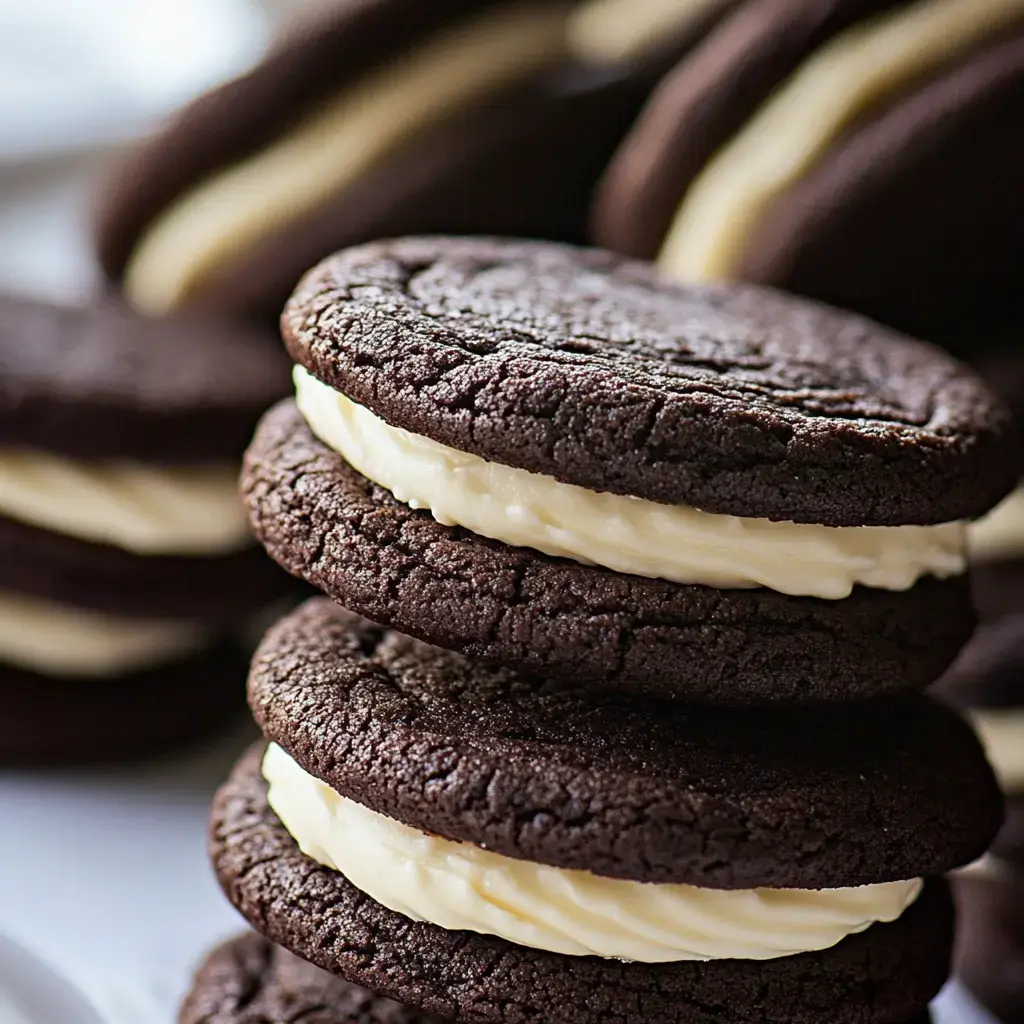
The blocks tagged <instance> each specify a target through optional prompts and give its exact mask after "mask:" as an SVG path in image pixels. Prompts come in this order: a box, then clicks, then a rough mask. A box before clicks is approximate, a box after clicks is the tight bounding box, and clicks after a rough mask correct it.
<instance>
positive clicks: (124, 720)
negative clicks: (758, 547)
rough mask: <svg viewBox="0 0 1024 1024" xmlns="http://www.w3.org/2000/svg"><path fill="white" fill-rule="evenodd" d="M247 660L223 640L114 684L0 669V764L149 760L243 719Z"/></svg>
mask: <svg viewBox="0 0 1024 1024" xmlns="http://www.w3.org/2000/svg"><path fill="white" fill-rule="evenodd" d="M244 691H245V655H244V654H243V652H242V651H241V649H240V648H238V647H237V646H236V645H235V644H234V643H231V642H228V641H224V642H222V643H220V644H219V645H218V646H216V647H214V648H211V649H209V650H206V651H203V652H201V653H199V654H196V655H194V656H193V657H190V658H188V659H185V660H176V661H174V662H171V663H168V664H162V665H158V666H157V667H156V668H151V669H144V670H140V671H137V672H132V673H130V674H128V675H124V676H119V677H116V678H114V679H72V680H57V679H50V678H47V677H46V676H42V675H38V674H36V673H35V672H27V671H24V670H22V669H16V668H11V667H10V666H0V709H2V713H0V764H2V765H12V764H13V765H63V764H83V763H86V762H90V763H92V762H95V763H103V762H112V761H126V760H133V759H136V758H151V757H154V756H156V755H158V754H162V753H165V752H166V751H169V750H171V749H174V748H177V747H181V746H184V745H186V744H189V743H193V742H197V741H199V740H201V739H203V738H204V737H206V736H207V735H209V734H210V733H212V732H214V731H215V730H216V729H218V728H220V727H221V726H223V725H224V724H225V723H226V722H227V721H228V720H230V719H231V718H232V717H233V716H236V715H240V713H241V711H242V709H243V707H244V702H243V694H244Z"/></svg>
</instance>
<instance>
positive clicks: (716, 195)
mask: <svg viewBox="0 0 1024 1024" xmlns="http://www.w3.org/2000/svg"><path fill="white" fill-rule="evenodd" d="M1022 18H1024V0H918V2H916V3H912V4H909V5H902V6H900V7H898V8H897V9H896V10H894V11H892V12H890V13H887V14H884V15H881V16H878V17H875V18H871V19H868V20H866V21H864V22H862V23H859V24H856V25H854V26H853V27H852V28H850V29H847V30H846V31H845V32H842V33H840V34H839V35H838V36H836V37H835V38H834V39H832V40H831V41H829V42H828V43H826V44H824V45H823V46H822V47H820V48H819V49H818V50H817V51H816V52H815V53H814V55H813V56H811V57H809V58H808V59H807V60H806V61H805V62H804V64H803V65H802V66H801V67H800V68H798V69H797V70H796V71H795V72H794V73H793V75H792V76H791V77H790V78H789V79H788V80H787V81H786V82H784V83H783V85H782V86H781V87H780V88H779V89H778V90H777V91H776V92H775V93H774V94H773V95H772V96H771V97H770V98H769V99H768V100H767V102H766V103H765V104H764V105H763V106H762V107H761V109H760V110H759V111H757V113H755V114H754V116H753V117H752V118H751V120H750V121H749V122H748V123H747V124H746V125H745V126H744V127H743V128H742V129H741V130H740V131H739V133H738V134H737V135H736V136H735V138H733V139H732V140H731V141H730V142H729V143H727V144H726V145H725V146H724V147H723V148H722V149H721V150H720V151H719V153H718V154H717V155H716V156H715V157H714V158H713V159H712V160H711V162H710V163H709V164H708V166H707V167H706V168H705V169H704V171H703V172H702V173H701V174H700V175H699V176H698V177H697V179H696V181H694V183H693V184H692V185H691V187H690V188H689V190H688V191H687V194H686V197H685V198H684V200H683V203H682V205H681V207H680V209H679V211H678V213H677V215H676V218H675V221H674V223H673V224H672V226H671V228H670V230H669V232H668V235H667V237H666V239H665V242H664V245H663V247H662V251H661V254H660V257H659V263H660V265H661V268H662V269H663V270H664V271H666V272H667V273H668V274H669V275H670V276H672V277H675V278H677V279H680V280H685V281H707V280H713V279H716V278H727V277H730V276H734V274H735V271H736V270H737V268H738V266H739V263H740V259H741V257H742V253H743V246H744V243H745V242H746V240H747V239H748V238H749V237H750V235H751V232H752V230H753V228H754V227H755V225H756V224H757V223H758V221H759V219H760V218H761V217H762V216H763V214H764V212H765V210H766V209H767V208H768V206H769V205H770V204H771V202H772V201H773V200H774V199H775V198H776V197H777V196H778V195H780V194H781V193H783V192H784V191H785V190H786V189H788V188H789V187H790V186H791V185H793V184H794V183H795V182H796V181H797V180H798V179H799V178H800V177H802V176H803V175H804V174H805V173H806V172H807V170H808V169H809V168H810V167H812V166H813V165H814V163H815V161H816V160H817V159H818V158H819V157H820V156H821V155H822V154H823V153H824V152H825V150H826V149H827V148H828V147H829V145H830V144H831V143H832V142H834V141H835V140H836V139H837V138H838V136H839V135H840V134H841V132H842V131H843V130H844V129H845V128H846V127H847V126H848V125H849V124H850V123H851V122H852V121H854V120H855V119H856V118H857V117H858V116H860V115H861V114H863V113H864V112H865V111H866V110H868V109H869V108H870V107H871V106H872V105H873V104H875V103H878V102H879V101H882V100H884V99H885V98H886V97H888V96H892V95H894V94H896V93H898V92H900V90H902V89H904V88H906V87H907V86H909V85H911V84H912V83H913V82H914V81H915V80H916V79H918V78H920V77H921V76H922V75H926V74H928V73H929V72H930V71H933V70H934V69H937V68H939V67H941V66H942V65H943V64H946V63H948V62H949V61H950V60H952V59H955V58H956V57H957V56H958V55H959V54H961V53H964V52H967V51H969V50H970V49H971V48H972V47H974V46H976V45H977V44H979V43H980V42H983V41H985V40H986V39H988V38H991V37H994V36H996V35H998V33H999V32H1001V31H1002V30H1004V29H1006V28H1007V27H1009V26H1011V25H1013V24H1014V23H1015V22H1019V21H1020V20H1021V19H1022Z"/></svg>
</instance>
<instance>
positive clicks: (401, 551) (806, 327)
mask: <svg viewBox="0 0 1024 1024" xmlns="http://www.w3.org/2000/svg"><path fill="white" fill-rule="evenodd" d="M282 327H283V332H284V336H285V341H286V345H287V347H288V350H289V352H290V354H291V356H292V357H293V359H295V361H296V362H297V363H298V366H297V368H296V371H295V380H296V385H297V405H296V404H293V403H291V402H287V403H284V404H282V405H280V406H278V407H277V408H276V409H274V410H272V411H271V412H270V413H269V414H268V415H267V417H266V418H265V419H264V421H263V423H262V424H261V426H260V428H259V430H258V432H257V434H256V437H255V439H254V441H253V444H252V445H251V447H250V449H249V451H248V453H247V456H246V460H245V468H244V471H243V490H244V492H245V499H246V502H247V505H248V509H249V515H250V521H251V524H252V526H253V529H254V532H255V533H256V535H257V536H258V537H259V538H260V540H261V541H262V542H263V543H264V545H265V546H266V548H267V550H268V551H269V553H270V554H271V555H272V557H274V558H275V559H276V560H277V561H278V562H280V563H281V564H282V565H283V566H284V567H285V568H287V569H288V570H290V571H291V572H293V573H295V574H297V575H301V576H303V577H304V578H306V579H307V580H308V581H309V582H311V583H312V584H313V585H315V586H318V587H320V588H321V589H323V590H324V591H326V592H327V593H328V594H329V595H331V596H332V597H334V598H335V599H337V600H338V601H339V602H340V603H342V604H343V605H345V606H346V607H348V608H350V609H352V610H354V611H356V612H359V613H360V614H364V615H367V616H368V617H370V618H372V619H373V620H375V621H377V622H381V623H383V624H385V625H388V626H391V627H394V628H396V629H399V630H401V631H402V632H404V633H408V634H410V635H413V636H416V637H418V638H420V639H423V640H425V641H427V642H430V643H436V644H438V645H439V646H443V647H446V648H449V649H453V650H458V651H460V652H462V653H464V654H467V655H469V656H474V657H483V658H487V659H490V660H494V661H497V662H500V663H503V664H505V665H508V666H511V667H516V668H520V669H524V670H528V671H533V672H541V673H544V674H547V675H553V676H557V677H563V678H568V679H570V680H573V681H577V682H581V683H586V684H588V685H591V686H599V687H606V688H609V689H617V690H626V691H632V692H639V693H645V694H649V695H655V696H672V697H680V698H683V699H687V700H691V701H697V702H702V703H709V704H718V705H750V704H765V703H772V702H794V701H796V702H821V701H846V700H850V699H856V698H865V697H871V696H877V695H880V694H883V693H891V692H896V691H900V690H907V689H913V688H921V687H924V686H926V685H928V684H930V683H931V682H932V681H934V679H935V678H937V677H938V676H939V675H940V674H941V672H942V671H943V670H944V669H945V668H946V667H947V666H948V664H949V663H950V661H951V660H952V659H953V657H954V656H955V655H956V653H957V651H958V650H959V648H960V647H961V646H962V644H963V643H964V642H965V640H966V639H967V637H968V636H969V634H970V631H971V629H972V627H973V615H972V611H971V608H970V600H969V593H968V586H967V582H966V578H965V577H964V576H963V572H964V570H965V562H966V559H965V526H964V521H965V520H968V519H971V518H973V517H976V516H979V515H981V514H982V513H983V512H985V511H987V510H988V509H989V508H991V507H992V506H993V505H994V504H995V503H996V502H997V501H998V499H999V498H1001V497H1002V496H1003V495H1004V494H1005V493H1006V492H1007V491H1009V490H1010V489H1011V487H1012V485H1013V482H1014V479H1015V475H1016V467H1015V466H1014V464H1013V460H1012V458H1011V457H1009V455H1008V451H1007V448H1008V444H1009V438H1008V414H1007V413H1006V411H1005V410H1004V409H1002V407H1000V406H999V405H998V403H996V402H995V401H994V400H993V399H992V398H991V396H990V395H989V393H988V392H987V391H986V390H985V388H984V386H983V385H982V383H981V382H980V380H979V379H978V378H976V377H975V376H974V375H973V374H971V373H970V372H969V371H968V370H966V369H965V368H963V367H961V366H960V365H959V364H957V363H955V362H954V361H952V360H951V359H949V358H948V357H947V356H945V355H943V354H942V353H940V352H938V351H937V350H934V349H931V348H929V347H928V346H925V345H922V344H919V343H917V342H913V341H911V340H909V339H907V338H904V337H902V336H899V335H896V334H893V333H891V332H889V331H887V330H884V329H882V328H880V327H878V325H876V324H872V323H870V322H868V321H865V320H862V319H859V318H857V317H853V316H850V315H847V314H841V313H839V312H837V311H834V310H828V309H825V308H823V307H818V306H815V305H813V304H808V303H806V302H803V301H799V300H794V299H790V298H787V297H784V296H782V295H780V294H777V293H773V292H769V291H764V290H760V289H757V288H752V287H747V286H743V287H740V286H723V285H718V286H677V285H673V284H671V283H669V282H667V281H666V280H665V279H663V278H661V277H659V276H658V275H657V274H656V273H655V272H654V271H652V270H651V269H650V268H648V267H647V266H646V265H642V264H638V263H633V262H629V261H624V260H622V259H619V258H617V257H614V256H612V255H610V254H607V253H603V252H598V251H590V250H576V249H572V248H569V247H562V246H555V245H542V244H529V243H511V242H498V241H484V240H475V241H471V240H457V239H429V238H428V239H406V240H401V241H396V242H383V243H377V244H372V245H367V246H363V247H358V248H355V249H352V250H349V251H347V252H344V253H341V254H339V255H338V256H336V257H334V258H332V259H329V260H327V261H325V262H324V263H323V264H321V265H320V266H319V267H318V268H316V269H315V270H313V271H311V272H310V273H309V274H308V275H307V276H306V278H305V279H304V280H303V282H302V284H301V285H300V286H299V288H298V289H297V291H296V293H295V295H294V296H293V298H292V299H291V300H290V302H289V304H288V306H287V307H286V310H285V313H284V315H283V318H282Z"/></svg>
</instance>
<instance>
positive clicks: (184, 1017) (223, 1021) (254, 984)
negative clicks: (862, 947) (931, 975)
mask: <svg viewBox="0 0 1024 1024" xmlns="http://www.w3.org/2000/svg"><path fill="white" fill-rule="evenodd" d="M300 1019H301V1020H302V1021H303V1022H304V1024H426V1022H428V1021H429V1022H430V1024H441V1022H442V1021H443V1020H444V1018H442V1017H430V1016H428V1015H427V1014H424V1013H423V1012H422V1011H419V1010H415V1009H413V1008H412V1007H410V1006H405V1005H403V1004H402V1003H396V1002H395V1001H394V1000H392V999H386V998H384V997H383V996H376V995H374V994H373V993H372V992H368V991H367V990H366V989H364V988H359V986H358V985H352V984H350V983H349V982H347V981H344V980H342V979H341V978H339V977H337V976H336V975H334V974H331V973H330V972H328V971H324V970H322V969H321V968H319V967H316V966H314V965H313V964H311V963H309V962H307V961H306V960H302V959H300V958H299V957H297V956H295V955H294V954H293V953H289V952H288V951H287V950H285V949H282V948H281V947H280V946H276V945H274V943H272V942H269V941H268V940H267V939H265V938H263V936H261V935H257V934H256V933H255V932H247V933H246V934H244V935H239V936H238V937H237V938H234V939H231V940H230V941H229V942H225V943H224V944H223V945H221V946H218V947H217V948H216V949H214V950H213V951H211V953H210V954H209V955H208V956H207V958H206V959H205V960H204V961H203V963H202V965H201V966H200V968H199V970H198V971H197V972H196V976H195V979H194V981H193V983H192V988H191V990H190V991H189V993H188V995H187V996H186V997H185V1001H184V1002H183V1004H182V1006H181V1010H180V1012H179V1014H178V1024H270V1022H278V1021H290V1022H291V1021H297V1020H300ZM908 1024H931V1016H930V1014H929V1013H928V1012H927V1011H926V1012H925V1013H923V1014H921V1015H920V1016H919V1017H915V1018H914V1019H913V1021H910V1022H908Z"/></svg>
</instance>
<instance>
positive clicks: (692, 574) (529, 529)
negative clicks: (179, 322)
mask: <svg viewBox="0 0 1024 1024" xmlns="http://www.w3.org/2000/svg"><path fill="white" fill-rule="evenodd" d="M294 376H295V389H296V401H297V403H298V407H299V410H300V411H301V412H302V415H303V416H304V417H305V419H306V422H307V423H308V424H309V427H310V429H311V430H312V431H313V433H314V434H316V436H317V437H319V438H320V440H321V441H323V442H324V444H326V445H328V446H329V447H330V448H332V449H334V450H335V451H336V452H338V453H339V454H340V455H341V456H342V457H343V458H344V459H345V461H346V462H348V463H349V465H351V466H352V467H353V468H354V469H356V470H357V471H358V472H360V473H362V474H363V476H365V477H367V478H369V479H370V480H372V481H373V482H374V483H377V484H379V485H380V486H381V487H385V488H387V489H388V490H389V491H390V492H391V493H392V494H393V495H394V496H395V498H397V499H398V500H399V501H401V502H404V503H406V504H407V505H410V506H412V507H413V508H425V509H429V510H430V512H431V514H432V515H433V516H434V518H435V519H436V520H437V521H438V522H439V523H442V524H444V525H445V526H456V525H457V526H462V527H465V528H466V529H468V530H472V531H473V532H474V533H477V534H480V535H482V536H484V537H490V538H492V539H494V540H499V541H503V542H504V543H506V544H511V545H516V546H521V547H529V548H534V549H536V550H537V551H542V552H544V553H545V554H548V555H555V556H559V557H565V558H572V559H575V560H576V561H578V562H584V563H588V564H597V565H603V566H606V567H607V568H609V569H614V570H615V571H617V572H622V573H629V574H631V575H636V576H648V577H655V578H662V579H667V580H672V581H674V582H676V583H698V584H703V585H704V586H709V587H718V588H734V587H767V588H769V589H771V590H775V591H778V592H780V593H783V594H793V595H810V596H813V597H821V598H830V599H840V598H844V597H847V596H849V594H850V591H851V590H852V588H853V586H854V585H855V584H863V585H864V586H867V587H877V588H880V589H883V590H905V589H907V588H909V587H911V586H913V584H914V583H915V582H916V581H917V580H918V579H919V578H920V577H921V576H924V575H927V574H932V575H935V576H940V577H945V576H953V575H956V574H958V573H962V572H963V571H964V569H965V553H964V552H965V528H964V526H963V524H962V523H944V524H941V525H939V526H856V527H828V526H817V525H814V524H803V523H791V522H772V521H770V520H768V519H746V518H740V517H738V516H728V515H715V514H711V513H708V512H701V511H699V510H698V509H694V508H689V507H686V506H682V505H662V504H660V503H658V502H654V501H646V500H644V499H642V498H633V497H628V496H624V495H619V494H608V493H598V492H596V491H589V490H587V489H586V488H583V487H577V486H575V485H573V484H565V483H561V482H559V481H557V480H555V479H554V478H553V477H549V476H543V475H541V474H538V473H530V472H527V471H526V470H522V469H514V468H512V467H510V466H503V465H500V464H498V463H494V462H487V461H486V460H484V459H481V458H479V457H478V456H476V455H471V454H468V453H466V452H460V451H456V450H455V449H454V448H448V447H447V446H445V445H441V444H438V443H437V442H436V441H431V440H430V439H429V438H426V437H421V436H419V435H417V434H411V433H409V432H408V431H406V430H402V429H400V428H398V427H391V426H389V425H388V424H387V423H385V422H384V421H383V420H381V419H379V418H378V417H376V416H374V415H373V413H371V412H370V411H369V410H368V409H365V408H364V407H363V406H361V405H357V404H356V403H355V402H353V401H351V400H350V399H348V398H346V397H345V396H344V395H343V394H341V393H340V392H338V391H335V390H334V389H333V388H330V387H328V386H327V385H326V384H324V383H322V382H321V381H319V380H317V379H316V378H315V377H313V376H312V375H311V374H310V373H308V372H307V371H306V370H305V369H304V368H303V367H299V366H297V367H296V368H295V373H294Z"/></svg>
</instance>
